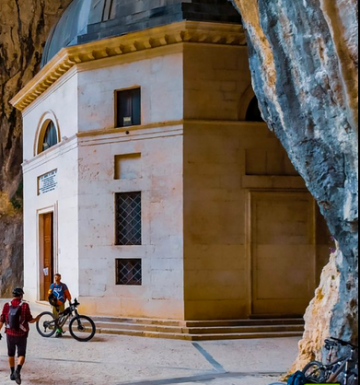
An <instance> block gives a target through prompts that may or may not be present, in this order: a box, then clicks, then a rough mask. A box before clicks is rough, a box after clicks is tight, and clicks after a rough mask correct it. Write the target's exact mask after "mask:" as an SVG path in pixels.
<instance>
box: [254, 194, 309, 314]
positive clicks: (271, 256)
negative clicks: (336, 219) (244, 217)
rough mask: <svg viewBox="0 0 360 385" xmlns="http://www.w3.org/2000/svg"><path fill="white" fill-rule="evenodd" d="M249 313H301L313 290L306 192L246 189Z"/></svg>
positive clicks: (307, 195) (307, 197) (307, 196)
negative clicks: (248, 201)
mask: <svg viewBox="0 0 360 385" xmlns="http://www.w3.org/2000/svg"><path fill="white" fill-rule="evenodd" d="M250 215H251V218H250V220H251V226H250V229H251V230H250V231H251V237H250V242H251V244H250V250H251V266H252V271H251V275H252V287H251V290H252V298H251V304H252V314H253V315H269V316H276V315H279V316H280V315H283V316H287V315H288V316H291V315H294V316H295V315H303V314H304V312H305V309H306V307H307V305H308V304H309V301H310V300H311V298H312V297H313V295H314V290H315V266H316V264H315V257H316V253H315V251H316V250H315V245H314V225H313V218H314V205H313V200H312V197H311V195H310V194H309V193H306V192H304V193H302V192H255V193H252V194H251V208H250Z"/></svg>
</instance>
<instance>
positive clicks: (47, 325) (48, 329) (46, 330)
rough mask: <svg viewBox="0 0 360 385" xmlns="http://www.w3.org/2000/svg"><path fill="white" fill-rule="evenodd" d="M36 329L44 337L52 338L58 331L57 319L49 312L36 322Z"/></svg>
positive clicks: (44, 313)
mask: <svg viewBox="0 0 360 385" xmlns="http://www.w3.org/2000/svg"><path fill="white" fill-rule="evenodd" d="M36 329H37V331H38V332H39V334H40V335H41V336H43V337H51V336H52V335H53V334H54V333H55V331H56V324H55V317H54V315H53V314H52V313H50V312H49V311H45V312H43V313H41V314H40V318H39V319H38V321H37V322H36Z"/></svg>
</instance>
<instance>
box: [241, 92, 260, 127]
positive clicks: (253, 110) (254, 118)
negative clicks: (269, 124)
mask: <svg viewBox="0 0 360 385" xmlns="http://www.w3.org/2000/svg"><path fill="white" fill-rule="evenodd" d="M245 120H246V121H247V122H263V121H264V120H263V118H262V117H261V112H260V109H259V104H258V100H257V98H256V96H254V97H253V98H252V100H251V102H250V103H249V107H248V109H247V111H246V117H245Z"/></svg>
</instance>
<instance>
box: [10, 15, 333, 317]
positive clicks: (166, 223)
mask: <svg viewBox="0 0 360 385" xmlns="http://www.w3.org/2000/svg"><path fill="white" fill-rule="evenodd" d="M244 44H245V39H244V34H243V31H242V28H241V26H240V25H233V24H226V23H222V24H221V23H209V22H195V21H181V22H178V23H172V24H169V25H164V26H159V27H155V28H152V29H149V30H144V31H137V32H130V33H128V34H126V35H124V36H120V37H114V38H106V39H101V40H96V41H95V42H89V43H86V44H77V45H75V46H72V47H67V48H63V49H62V50H61V51H60V52H59V53H58V54H57V55H56V56H54V57H53V58H52V59H51V60H50V61H49V62H48V63H47V64H46V65H45V66H44V68H43V69H42V70H41V72H40V73H39V74H38V75H37V76H36V77H35V78H34V79H33V81H32V82H30V83H29V84H28V85H27V86H26V87H25V88H24V89H23V90H22V91H21V92H20V93H19V94H18V95H17V96H16V97H15V98H14V99H13V104H14V105H15V106H16V107H17V108H19V109H20V110H22V113H23V119H24V146H23V147H24V154H23V155H24V164H23V172H24V202H25V205H24V207H25V209H24V228H25V236H24V245H25V246H24V284H25V292H26V293H27V296H28V298H29V299H31V300H37V301H39V300H46V292H47V287H48V285H49V282H50V281H51V279H52V275H53V274H54V273H55V272H57V271H59V272H61V274H62V276H63V281H64V282H66V283H67V284H68V286H69V287H70V290H71V292H72V294H73V296H75V297H78V298H79V300H80V302H81V304H82V306H83V309H84V311H85V312H87V313H88V314H109V315H119V316H120V315H121V316H134V317H154V318H167V319H179V320H184V319H185V320H191V319H203V320H204V319H237V318H247V317H249V316H251V315H255V316H277V315H299V314H302V313H303V312H304V310H305V307H306V305H307V304H308V302H309V300H310V299H311V298H312V296H313V291H314V289H315V287H316V277H318V276H319V270H320V269H321V268H322V266H323V265H324V262H325V261H326V259H327V254H328V253H327V251H328V250H327V242H328V239H327V238H326V230H325V227H324V225H323V223H321V220H320V217H319V215H318V213H317V211H316V208H315V204H314V201H313V199H312V198H311V196H310V194H309V193H308V192H307V190H306V188H305V186H304V183H303V181H302V179H301V178H300V177H299V176H298V175H297V173H296V171H295V170H294V169H293V167H292V165H291V163H290V162H289V160H288V158H287V156H286V153H285V152H284V150H283V149H282V147H281V145H280V143H279V142H278V140H277V139H276V138H275V136H274V135H273V134H272V133H271V132H270V131H269V130H268V129H267V127H266V125H265V124H264V123H263V122H254V121H249V120H252V119H251V116H252V115H251V113H250V112H251V111H249V106H251V101H252V100H253V97H254V94H253V91H252V88H251V80H250V73H249V68H248V59H247V50H246V47H245V45H244ZM132 89H140V95H141V97H140V117H141V122H140V124H136V125H133V124H130V125H126V126H124V127H120V126H119V124H118V121H119V119H118V117H119V114H120V110H119V108H118V104H117V100H118V99H119V97H120V96H119V95H120V94H119V92H120V93H121V91H124V90H132ZM133 103H134V101H133ZM49 122H52V123H53V125H54V127H55V129H56V136H57V138H56V139H57V140H56V141H55V143H51V145H50V146H48V147H46V146H45V147H46V148H45V149H44V146H43V144H44V143H43V142H44V140H45V137H46V130H47V128H48V127H49ZM126 122H127V124H128V123H129V121H126ZM56 142H57V143H56ZM127 193H129V194H130V195H131V194H135V195H136V194H137V195H136V196H137V199H139V200H140V202H141V208H140V207H139V206H138V207H137V208H135V211H136V210H137V211H136V213H135V214H134V213H133V212H130V213H129V212H127V213H125V214H124V215H125V216H130V217H129V218H127V219H128V221H129V222H130V224H129V223H127V224H124V223H123V222H121V221H119V215H120V214H121V213H120V214H119V210H120V211H121V210H122V208H121V205H119V204H118V203H117V202H118V200H119V199H120V201H121V199H123V197H124V196H125V195H121V196H120V195H119V194H127ZM132 215H135V216H137V217H138V218H140V221H138V222H137V223H136V225H135V228H136V231H135V233H136V234H135V238H136V240H135V242H134V239H130V241H129V242H130V243H129V244H127V245H124V244H119V243H121V242H119V239H120V238H121V236H124V237H125V239H126V240H127V236H128V235H127V234H133V233H132V231H133V230H131V229H130V227H131V226H132V224H133V221H134V220H135V219H134V218H132V217H131V216H132ZM120 216H121V215H120ZM125 219H126V218H125ZM127 219H126V220H127ZM135 222H136V220H135ZM124 230H125V233H126V231H127V230H128V233H127V234H125V235H124V234H123V232H124ZM119 234H120V235H119ZM130 266H133V268H134V269H135V270H131V269H130ZM124 269H125V270H124ZM127 280H128V281H127ZM126 283H127V284H126Z"/></svg>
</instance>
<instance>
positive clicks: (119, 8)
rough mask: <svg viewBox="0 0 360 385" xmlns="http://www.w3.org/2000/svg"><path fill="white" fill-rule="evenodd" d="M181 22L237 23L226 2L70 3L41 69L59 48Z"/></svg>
mask: <svg viewBox="0 0 360 385" xmlns="http://www.w3.org/2000/svg"><path fill="white" fill-rule="evenodd" d="M182 20H193V21H210V22H223V23H241V18H240V15H239V13H238V12H237V11H236V10H235V8H234V7H233V5H232V4H231V2H230V1H229V0H136V1H135V0H73V1H72V3H71V4H70V5H69V6H68V8H67V9H66V10H65V12H64V14H63V15H62V17H61V19H60V20H59V22H58V23H57V25H55V27H54V28H53V29H52V31H51V33H50V36H49V38H48V40H47V42H46V45H45V48H44V53H43V57H42V63H41V65H42V66H44V65H45V64H46V63H48V62H49V61H50V60H51V59H52V58H53V57H54V56H55V55H56V54H57V53H58V52H59V51H60V50H61V49H62V48H63V47H68V46H72V45H77V44H83V43H88V42H91V41H96V40H100V39H104V38H107V37H111V36H119V35H124V34H126V33H129V32H135V31H140V30H144V29H147V28H152V27H156V26H160V25H165V24H170V23H174V22H177V21H182Z"/></svg>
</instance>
